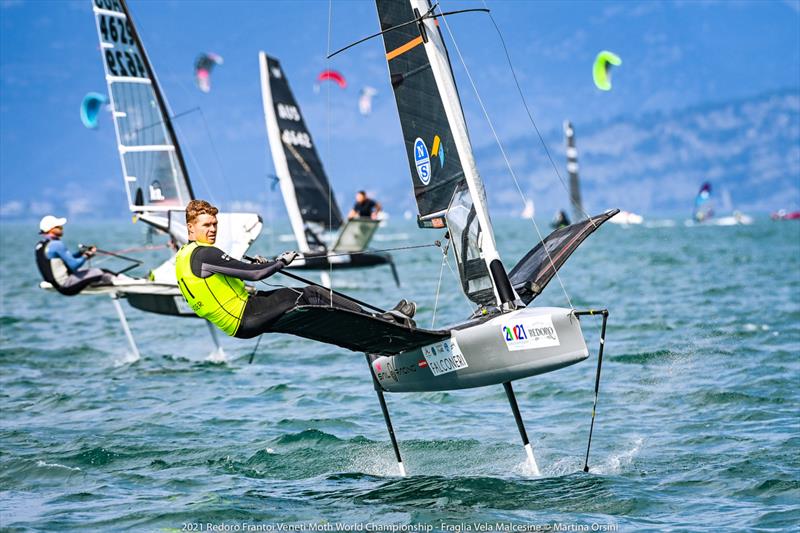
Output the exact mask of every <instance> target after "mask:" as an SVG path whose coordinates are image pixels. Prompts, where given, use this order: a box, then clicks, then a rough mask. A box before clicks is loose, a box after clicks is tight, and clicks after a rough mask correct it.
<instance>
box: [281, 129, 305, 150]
mask: <svg viewBox="0 0 800 533" xmlns="http://www.w3.org/2000/svg"><path fill="white" fill-rule="evenodd" d="M281 140H282V141H283V142H284V144H288V145H290V146H303V147H304V148H311V137H310V136H309V135H308V133H305V132H298V131H294V130H283V133H282V134H281Z"/></svg>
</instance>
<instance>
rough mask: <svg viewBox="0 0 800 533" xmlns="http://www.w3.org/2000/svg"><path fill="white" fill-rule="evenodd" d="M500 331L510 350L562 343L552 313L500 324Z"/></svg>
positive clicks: (546, 346)
mask: <svg viewBox="0 0 800 533" xmlns="http://www.w3.org/2000/svg"><path fill="white" fill-rule="evenodd" d="M500 332H501V335H502V336H503V340H504V341H505V343H506V348H508V351H510V352H515V351H517V350H530V349H533V348H548V347H550V346H560V345H561V341H560V340H559V339H558V332H556V328H555V327H554V326H553V319H552V318H551V317H550V315H545V316H538V317H533V318H525V319H522V320H520V321H519V322H507V323H505V324H502V325H501V326H500Z"/></svg>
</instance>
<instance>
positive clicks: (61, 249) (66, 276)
mask: <svg viewBox="0 0 800 533" xmlns="http://www.w3.org/2000/svg"><path fill="white" fill-rule="evenodd" d="M66 223H67V219H66V218H58V217H54V216H53V215H47V216H46V217H43V218H42V220H41V221H40V222H39V233H41V234H42V240H41V241H39V242H38V243H36V266H37V267H38V268H39V273H40V274H41V275H42V278H44V280H45V281H46V282H48V283H50V284H51V285H52V286H53V288H54V289H56V290H57V291H58V292H60V293H61V294H64V295H65V296H73V295H75V294H78V293H79V292H81V291H82V290H83V289H85V288H86V287H89V286H97V285H110V284H111V283H112V281H113V280H114V274H113V273H112V272H109V271H107V270H103V269H100V268H86V269H83V270H80V268H81V267H82V266H83V265H84V263H86V261H87V260H88V259H90V258H91V257H93V256H94V254H95V253H96V251H97V248H95V247H94V246H88V247H81V249H80V250H78V251H77V252H70V251H69V250H68V249H67V246H66V245H65V244H64V242H63V241H62V240H61V237H62V236H63V235H64V224H66Z"/></svg>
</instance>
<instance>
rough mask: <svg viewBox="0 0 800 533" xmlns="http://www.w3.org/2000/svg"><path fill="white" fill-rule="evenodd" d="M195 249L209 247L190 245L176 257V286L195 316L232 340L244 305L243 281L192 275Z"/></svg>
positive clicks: (214, 275)
mask: <svg viewBox="0 0 800 533" xmlns="http://www.w3.org/2000/svg"><path fill="white" fill-rule="evenodd" d="M198 246H212V245H210V244H204V243H199V242H196V241H194V242H190V243H189V244H185V245H184V246H182V247H181V249H180V250H178V253H177V254H176V255H175V274H176V276H177V277H178V286H179V287H180V289H181V293H183V297H184V298H186V301H187V302H188V303H189V306H190V307H191V308H192V309H193V310H194V312H195V313H197V316H199V317H202V318H205V319H206V320H208V321H209V322H211V323H213V324H215V325H216V326H217V327H218V328H219V329H221V330H222V331H224V332H225V333H227V334H228V335H231V336H233V335H234V334H236V330H237V329H239V324H241V322H242V313H244V306H245V304H246V303H247V297H248V294H247V289H246V288H245V285H244V281H242V280H240V279H238V278H234V277H231V276H225V275H223V274H212V275H211V276H209V277H207V278H200V277H197V276H195V275H194V274H193V273H192V265H191V260H192V252H193V251H194V250H195V249H196V248H197V247H198Z"/></svg>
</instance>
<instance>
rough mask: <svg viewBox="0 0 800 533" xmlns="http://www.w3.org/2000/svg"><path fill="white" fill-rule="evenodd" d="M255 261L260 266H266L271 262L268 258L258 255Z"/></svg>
mask: <svg viewBox="0 0 800 533" xmlns="http://www.w3.org/2000/svg"><path fill="white" fill-rule="evenodd" d="M253 261H255V262H256V263H258V264H259V265H266V264H267V263H269V262H270V260H269V259H267V258H266V257H264V256H262V255H257V256H255V257H254V258H253Z"/></svg>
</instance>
